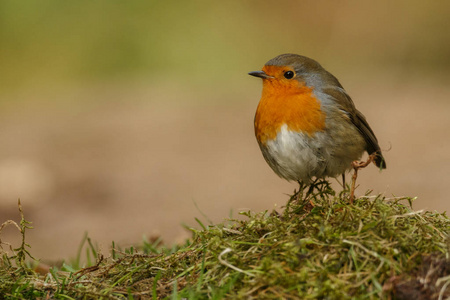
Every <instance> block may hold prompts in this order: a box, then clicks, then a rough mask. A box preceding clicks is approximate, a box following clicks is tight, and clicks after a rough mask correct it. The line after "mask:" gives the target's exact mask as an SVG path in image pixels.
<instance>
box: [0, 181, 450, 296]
mask: <svg viewBox="0 0 450 300" xmlns="http://www.w3.org/2000/svg"><path fill="white" fill-rule="evenodd" d="M347 192H348V190H347V191H345V193H344V192H342V193H340V194H336V193H335V191H334V190H332V189H331V187H330V185H329V184H328V182H326V181H320V182H317V183H315V188H314V189H313V190H312V191H311V190H308V191H306V190H305V188H302V187H301V188H300V190H299V191H298V192H296V193H294V195H293V196H292V197H291V198H290V199H289V201H288V203H287V205H286V207H285V209H284V211H283V212H282V213H278V212H276V211H272V212H268V211H264V212H260V213H254V212H251V211H247V212H242V213H241V214H242V215H243V216H244V218H243V219H242V220H238V219H232V220H227V221H226V223H224V224H217V225H205V224H203V223H202V222H200V221H199V220H197V222H198V223H199V224H200V225H201V227H202V229H201V230H196V229H193V228H191V229H190V230H191V231H192V233H193V236H192V238H191V239H189V240H188V241H186V243H185V244H184V245H178V246H175V247H171V248H167V247H164V246H163V245H161V241H160V240H159V239H154V240H151V241H144V243H143V245H141V246H140V247H138V248H129V249H125V250H121V249H119V248H118V247H114V249H113V250H112V252H111V255H110V256H108V257H104V256H103V255H102V254H99V253H98V251H97V249H96V247H95V246H94V245H93V244H92V243H91V242H90V240H89V239H88V238H87V237H86V238H85V241H84V242H83V243H85V242H86V241H87V242H88V243H87V247H88V248H87V251H89V252H88V253H90V255H91V256H93V255H94V254H95V255H96V261H95V262H92V264H91V265H90V266H89V267H86V268H80V267H79V266H80V261H79V260H80V258H79V257H78V258H77V260H76V263H75V264H73V265H72V266H66V267H65V266H64V265H63V267H62V268H60V269H56V268H55V267H54V268H52V269H51V271H50V272H48V273H47V274H45V275H39V274H37V273H35V272H31V268H28V271H27V272H17V270H19V269H20V268H24V265H21V264H19V265H17V266H15V267H14V266H12V265H8V261H9V258H8V256H5V255H3V258H2V261H1V264H2V268H1V270H0V293H1V294H3V295H6V296H5V298H7V299H8V298H10V299H13V298H20V297H22V298H30V297H31V298H33V297H50V298H54V299H76V298H84V299H164V298H167V299H181V298H187V299H223V298H229V299H236V298H244V299H251V298H264V299H299V298H300V299H379V298H385V299H389V298H391V297H394V298H396V299H439V297H440V299H445V298H446V297H450V260H449V238H448V234H449V229H450V219H449V218H448V217H447V216H446V215H445V213H443V214H440V213H436V212H428V211H414V210H412V208H411V203H412V201H413V199H412V198H408V197H395V198H386V197H384V196H382V195H377V196H371V195H365V196H363V197H360V198H358V199H355V201H354V203H353V205H350V204H348V203H347V196H346V193H347ZM25 224H27V223H24V224H22V223H21V226H25ZM24 232H25V231H23V234H24ZM0 233H1V232H0ZM24 245H25V244H22V247H23V248H25V246H24ZM113 246H114V244H113ZM79 253H81V249H80V251H79ZM5 265H6V266H7V268H4V266H5Z"/></svg>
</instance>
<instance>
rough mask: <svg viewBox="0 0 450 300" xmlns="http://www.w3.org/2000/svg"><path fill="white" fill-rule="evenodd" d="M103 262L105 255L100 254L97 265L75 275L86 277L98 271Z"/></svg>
mask: <svg viewBox="0 0 450 300" xmlns="http://www.w3.org/2000/svg"><path fill="white" fill-rule="evenodd" d="M102 261H103V255H102V254H99V256H98V261H97V263H96V264H95V265H94V266H90V267H87V268H83V269H81V270H79V271H77V272H75V273H74V274H73V275H74V276H79V277H81V276H83V275H86V274H87V273H91V272H94V271H97V270H98V269H99V268H100V267H99V266H100V264H101V262H102Z"/></svg>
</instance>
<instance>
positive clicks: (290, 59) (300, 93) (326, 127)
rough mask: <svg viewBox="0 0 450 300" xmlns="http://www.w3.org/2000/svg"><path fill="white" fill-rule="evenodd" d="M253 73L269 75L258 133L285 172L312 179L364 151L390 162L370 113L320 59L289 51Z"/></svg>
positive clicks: (269, 157)
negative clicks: (366, 114)
mask: <svg viewBox="0 0 450 300" xmlns="http://www.w3.org/2000/svg"><path fill="white" fill-rule="evenodd" d="M289 72H290V73H289ZM250 75H253V76H257V77H261V78H263V91H262V97H261V100H260V102H259V105H258V108H257V111H256V115H255V135H256V139H257V141H258V144H259V146H260V148H261V151H262V154H263V156H264V158H265V160H266V161H267V163H268V164H269V166H270V167H271V168H272V169H273V171H274V172H275V173H276V174H278V175H279V176H280V177H282V178H285V179H287V180H296V181H302V182H306V183H307V182H309V181H310V180H312V179H313V178H324V177H336V176H338V175H340V174H343V173H344V172H345V171H346V170H348V169H350V168H351V162H352V161H354V160H358V159H360V158H361V156H362V154H363V153H364V151H367V152H369V154H372V153H376V154H377V155H378V156H377V158H376V160H375V162H376V163H377V165H379V166H381V167H385V164H384V159H383V157H382V156H381V151H380V148H379V146H378V142H377V140H376V138H375V135H374V134H373V131H372V130H371V129H370V127H369V125H368V124H367V121H366V120H365V118H364V116H363V115H362V114H361V113H360V112H359V111H357V110H356V108H355V107H354V104H353V102H352V100H351V98H350V97H349V96H348V95H347V93H346V92H345V90H344V89H343V88H342V86H341V85H340V83H339V82H338V80H337V79H336V78H335V77H334V76H333V75H331V74H330V73H328V72H327V71H326V70H325V69H323V68H322V67H321V66H320V65H319V64H318V63H317V62H316V61H314V60H312V59H309V58H307V57H304V56H300V55H295V54H284V55H280V56H278V57H276V58H274V59H272V60H270V61H269V62H268V63H267V64H266V65H265V66H264V68H263V70H262V71H258V72H251V73H250ZM291 76H292V77H291Z"/></svg>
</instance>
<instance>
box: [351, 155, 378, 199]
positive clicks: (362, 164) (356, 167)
mask: <svg viewBox="0 0 450 300" xmlns="http://www.w3.org/2000/svg"><path fill="white" fill-rule="evenodd" d="M374 159H375V154H371V155H369V158H368V159H367V160H366V161H356V160H355V161H354V162H352V168H353V170H354V172H353V176H352V186H351V188H350V197H349V200H350V204H353V201H354V200H355V189H356V178H357V177H358V170H359V169H364V168H365V167H367V166H368V165H369V164H370V163H371V162H373V161H374Z"/></svg>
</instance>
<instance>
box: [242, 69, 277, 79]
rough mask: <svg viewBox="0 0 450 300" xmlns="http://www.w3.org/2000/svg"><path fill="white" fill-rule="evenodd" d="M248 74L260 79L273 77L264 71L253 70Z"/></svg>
mask: <svg viewBox="0 0 450 300" xmlns="http://www.w3.org/2000/svg"><path fill="white" fill-rule="evenodd" d="M248 75H251V76H255V77H259V78H262V79H267V78H273V77H272V76H269V75H267V74H266V73H265V72H264V71H254V72H250V73H248Z"/></svg>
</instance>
